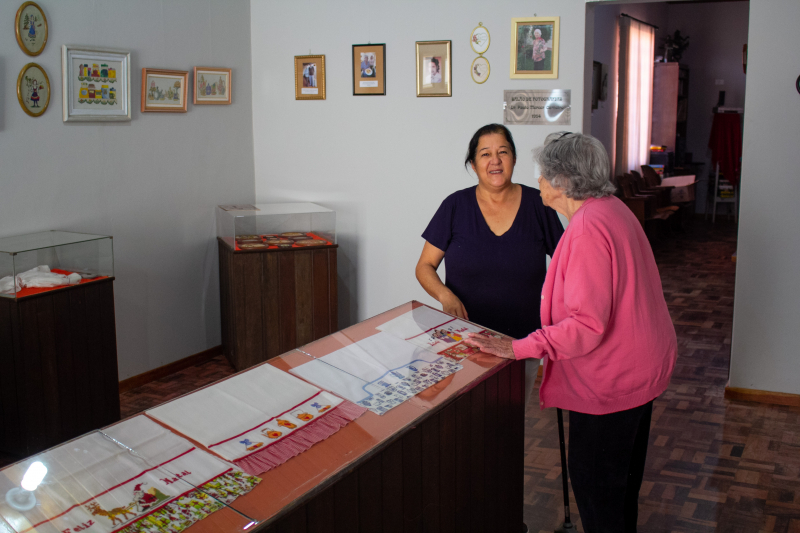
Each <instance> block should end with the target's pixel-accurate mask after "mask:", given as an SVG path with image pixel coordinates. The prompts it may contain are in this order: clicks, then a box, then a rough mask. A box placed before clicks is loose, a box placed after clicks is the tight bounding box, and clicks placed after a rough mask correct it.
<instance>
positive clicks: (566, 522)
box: [556, 408, 575, 533]
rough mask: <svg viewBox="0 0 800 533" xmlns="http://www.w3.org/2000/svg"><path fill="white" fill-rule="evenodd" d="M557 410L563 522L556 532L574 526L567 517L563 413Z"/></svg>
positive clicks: (573, 528)
mask: <svg viewBox="0 0 800 533" xmlns="http://www.w3.org/2000/svg"><path fill="white" fill-rule="evenodd" d="M556 410H557V412H558V444H559V446H560V447H561V482H562V484H563V488H564V523H563V524H561V527H560V528H558V529H556V533H561V532H567V531H575V526H574V525H572V522H571V521H570V519H569V486H568V485H567V448H566V445H565V443H564V413H562V412H561V408H557V409H556Z"/></svg>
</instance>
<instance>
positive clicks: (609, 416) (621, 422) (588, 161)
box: [468, 133, 677, 533]
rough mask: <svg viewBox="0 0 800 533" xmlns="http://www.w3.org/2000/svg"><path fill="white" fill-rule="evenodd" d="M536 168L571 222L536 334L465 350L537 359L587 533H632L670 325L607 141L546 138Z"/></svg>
mask: <svg viewBox="0 0 800 533" xmlns="http://www.w3.org/2000/svg"><path fill="white" fill-rule="evenodd" d="M536 161H537V163H538V164H539V167H540V168H541V176H540V177H539V188H540V194H541V196H542V200H543V202H544V204H545V205H547V206H550V207H552V208H553V209H555V210H556V211H557V212H559V213H561V214H562V215H564V216H566V217H567V219H568V220H569V226H568V227H567V230H566V232H565V233H564V235H563V237H562V238H561V241H560V242H559V244H558V247H557V248H556V250H555V253H554V255H553V259H552V262H551V263H550V267H549V270H548V272H547V277H546V278H545V282H544V287H543V288H542V302H541V319H542V328H541V329H539V330H536V331H534V332H533V333H531V334H530V335H528V336H527V337H526V338H524V339H519V340H515V341H510V340H498V339H489V338H486V337H482V336H479V335H470V337H471V338H470V339H469V340H468V342H471V343H472V344H474V345H475V346H478V347H480V348H481V349H482V350H483V351H484V352H488V353H492V354H494V355H498V356H500V357H506V358H509V359H527V358H537V359H543V360H544V371H543V374H542V384H541V387H540V389H539V400H540V404H541V408H542V409H544V408H545V407H560V408H563V409H568V410H569V411H570V415H569V460H568V464H569V474H570V478H571V479H572V488H573V491H574V493H575V499H576V501H577V504H578V510H579V511H580V514H581V520H582V521H583V526H584V529H585V531H587V532H589V533H593V532H596V531H615V532H617V531H625V532H629V531H633V532H635V531H636V519H637V515H638V497H639V489H640V488H641V484H642V476H643V475H644V465H645V457H646V453H647V440H648V436H649V434H650V416H651V413H652V408H653V400H654V399H655V398H656V397H657V396H658V395H660V394H661V393H662V392H664V390H666V388H667V385H668V384H669V380H670V376H671V375H672V370H673V368H674V366H675V360H676V358H677V342H676V338H675V329H674V327H673V325H672V321H671V319H670V316H669V312H668V311H667V305H666V302H665V301H664V294H663V291H662V289H661V279H660V277H659V275H658V269H657V267H656V262H655V259H654V258H653V252H652V250H651V248H650V244H649V243H648V241H647V238H646V237H645V234H644V231H642V227H641V225H640V224H639V222H638V221H637V219H636V217H635V216H634V215H633V213H631V211H630V210H629V209H628V208H627V207H626V206H625V204H623V203H622V202H621V201H620V200H619V199H617V198H616V197H614V196H612V194H613V192H614V186H613V185H612V184H611V182H610V180H609V178H608V176H609V174H610V169H609V163H608V155H607V154H606V151H605V149H604V148H603V145H602V144H600V142H599V141H598V140H597V139H595V138H594V137H591V136H588V135H581V134H579V133H557V134H552V135H549V136H548V137H547V139H546V140H545V145H544V147H542V148H540V149H539V150H537V152H536Z"/></svg>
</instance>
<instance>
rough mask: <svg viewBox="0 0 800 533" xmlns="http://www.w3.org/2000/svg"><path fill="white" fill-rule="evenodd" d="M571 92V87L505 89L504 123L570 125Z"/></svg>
mask: <svg viewBox="0 0 800 533" xmlns="http://www.w3.org/2000/svg"><path fill="white" fill-rule="evenodd" d="M570 93H571V91H570V90H569V89H553V90H550V91H548V90H534V91H520V90H516V91H503V100H504V101H503V124H536V125H542V126H564V125H569V124H571V122H572V117H571V106H570Z"/></svg>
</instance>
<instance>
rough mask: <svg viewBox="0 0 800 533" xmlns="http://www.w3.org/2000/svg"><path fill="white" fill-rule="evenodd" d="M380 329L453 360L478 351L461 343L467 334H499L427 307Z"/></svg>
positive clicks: (413, 311)
mask: <svg viewBox="0 0 800 533" xmlns="http://www.w3.org/2000/svg"><path fill="white" fill-rule="evenodd" d="M377 329H379V330H381V331H384V332H386V333H389V334H391V335H394V336H395V337H397V338H399V339H403V340H405V341H407V342H410V343H411V344H414V345H415V346H419V347H421V348H424V349H426V350H429V351H431V352H433V353H436V354H439V355H442V356H444V357H448V358H450V359H454V360H456V361H458V360H461V359H464V358H466V357H469V356H470V355H472V354H476V353H478V352H480V350H479V349H478V348H475V347H473V346H470V345H469V344H467V343H465V342H463V341H464V339H465V338H466V337H467V333H480V334H482V335H489V336H491V337H500V335H499V334H497V333H495V332H494V331H491V330H488V329H485V328H482V327H480V326H476V325H474V324H470V323H468V322H464V321H463V320H461V319H458V318H454V317H452V316H450V315H446V314H444V313H440V312H439V311H436V310H435V309H431V308H430V307H417V308H416V309H412V310H411V311H409V312H407V313H403V314H402V315H400V316H399V317H397V318H394V319H392V320H390V321H388V322H386V323H384V324H382V325H380V326H378V328H377Z"/></svg>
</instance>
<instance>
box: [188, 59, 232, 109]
mask: <svg viewBox="0 0 800 533" xmlns="http://www.w3.org/2000/svg"><path fill="white" fill-rule="evenodd" d="M192 94H193V97H192V103H193V104H195V105H228V104H230V103H231V69H229V68H213V67H194V89H193V90H192Z"/></svg>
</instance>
